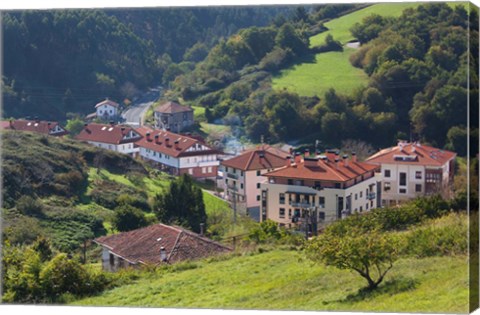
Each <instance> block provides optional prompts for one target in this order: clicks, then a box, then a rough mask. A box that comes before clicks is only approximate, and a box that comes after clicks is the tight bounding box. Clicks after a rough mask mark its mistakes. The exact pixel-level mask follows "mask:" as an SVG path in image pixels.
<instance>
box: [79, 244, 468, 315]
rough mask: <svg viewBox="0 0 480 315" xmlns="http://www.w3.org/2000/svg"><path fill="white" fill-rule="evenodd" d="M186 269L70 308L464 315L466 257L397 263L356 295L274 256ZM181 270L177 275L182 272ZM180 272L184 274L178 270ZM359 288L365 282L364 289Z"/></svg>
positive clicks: (331, 272)
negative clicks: (382, 278) (373, 285)
mask: <svg viewBox="0 0 480 315" xmlns="http://www.w3.org/2000/svg"><path fill="white" fill-rule="evenodd" d="M188 268H189V269H190V270H183V271H176V272H169V273H165V272H163V273H162V272H158V273H150V274H144V275H143V276H142V277H141V278H140V279H139V280H137V281H136V282H135V283H134V284H130V285H126V286H123V287H119V288H116V289H113V290H111V291H108V292H105V293H103V294H101V295H99V296H97V297H92V298H87V299H84V300H80V301H77V302H75V303H74V304H75V305H97V306H145V307H184V308H228V309H286V310H319V311H320V310H338V311H379V312H387V311H390V312H391V311H398V312H441V313H443V312H454V313H464V312H467V304H468V264H467V258H466V257H463V256H462V257H436V258H426V259H402V260H400V261H398V262H397V263H395V265H394V268H393V269H392V271H391V272H390V273H389V274H388V275H387V278H386V279H385V282H384V283H383V284H382V285H381V286H380V287H379V289H378V290H377V291H375V293H370V294H367V295H362V297H360V295H359V294H358V290H359V289H361V288H362V287H364V286H365V284H366V282H365V280H364V279H363V278H361V277H359V276H358V275H357V274H355V273H353V272H350V271H345V270H338V269H336V268H333V267H325V266H323V265H320V264H313V263H312V262H311V261H310V260H306V259H305V258H304V256H303V255H302V254H301V253H298V252H293V251H280V250H275V251H272V252H267V253H263V254H256V255H253V256H252V255H246V256H241V257H235V258H231V259H229V260H225V261H217V262H210V263H207V262H196V263H190V265H189V267H188ZM188 268H183V269H188ZM179 269H182V268H179ZM364 282H365V283H364Z"/></svg>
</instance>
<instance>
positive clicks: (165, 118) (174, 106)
mask: <svg viewBox="0 0 480 315" xmlns="http://www.w3.org/2000/svg"><path fill="white" fill-rule="evenodd" d="M154 117H155V124H156V126H155V127H157V128H160V129H164V130H168V131H172V132H176V133H179V132H182V130H184V129H185V128H187V127H189V126H191V125H193V122H194V120H193V109H192V108H191V107H189V106H183V105H180V104H178V103H176V102H166V103H163V104H161V105H159V106H157V107H156V108H155V110H154Z"/></svg>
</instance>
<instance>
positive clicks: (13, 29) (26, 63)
mask: <svg viewBox="0 0 480 315" xmlns="http://www.w3.org/2000/svg"><path fill="white" fill-rule="evenodd" d="M291 10H292V8H289V7H263V8H261V9H260V8H246V7H237V8H208V9H205V8H203V9H202V8H193V9H187V8H185V9H149V10H109V11H103V10H56V11H16V12H6V13H4V14H3V20H2V27H3V35H4V45H3V46H4V51H3V56H4V76H3V77H2V85H3V92H4V99H3V100H4V112H3V113H2V114H3V116H4V117H10V116H13V117H24V116H36V115H38V116H40V117H42V118H44V119H59V120H63V119H65V117H66V114H67V113H69V112H71V113H81V114H85V113H88V112H91V111H92V108H93V105H94V104H96V102H98V101H100V100H101V99H103V98H104V97H106V96H109V97H112V98H114V99H116V100H118V101H120V102H122V101H123V100H124V99H125V98H132V97H133V96H134V95H135V94H136V93H138V91H141V90H143V89H145V88H147V87H149V86H154V85H158V84H160V83H161V78H162V76H163V74H164V71H165V70H166V69H167V68H168V67H169V65H170V64H171V63H172V60H174V61H176V62H178V61H182V60H183V56H184V54H185V52H187V50H188V49H190V48H191V47H192V46H194V45H195V44H196V43H198V45H197V46H196V48H194V51H190V57H189V58H190V59H191V60H194V61H196V59H198V58H200V57H201V54H202V50H205V51H208V49H209V48H210V47H211V46H212V45H214V44H215V43H216V42H217V41H218V39H219V38H220V37H221V36H229V35H231V34H232V33H234V32H236V31H237V30H238V29H239V28H241V27H247V26H252V25H266V24H268V23H269V22H270V20H272V19H273V18H274V17H275V16H277V14H279V13H283V14H285V15H288V12H289V11H291ZM199 46H200V47H199ZM198 48H200V49H198ZM199 50H200V53H199ZM198 56H200V57H198ZM187 66H188V65H187Z"/></svg>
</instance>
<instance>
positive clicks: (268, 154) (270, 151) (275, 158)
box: [221, 145, 289, 171]
mask: <svg viewBox="0 0 480 315" xmlns="http://www.w3.org/2000/svg"><path fill="white" fill-rule="evenodd" d="M262 153H263V158H261V155H262ZM287 156H289V153H288V152H284V151H282V150H280V149H276V148H273V147H271V146H268V145H264V146H262V147H259V148H256V149H254V150H249V151H246V152H244V153H242V154H240V155H238V156H235V157H233V158H231V159H228V160H225V161H222V163H221V164H222V165H224V166H227V167H233V168H235V169H239V170H243V171H249V170H262V169H274V168H279V167H282V166H285V164H286V161H285V159H286V157H287Z"/></svg>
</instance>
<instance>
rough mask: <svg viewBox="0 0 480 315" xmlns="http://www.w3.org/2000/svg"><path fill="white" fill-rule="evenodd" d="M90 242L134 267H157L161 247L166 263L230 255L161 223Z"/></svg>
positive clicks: (217, 245)
mask: <svg viewBox="0 0 480 315" xmlns="http://www.w3.org/2000/svg"><path fill="white" fill-rule="evenodd" d="M94 242H95V243H97V244H99V245H101V246H104V247H106V248H108V249H109V250H110V251H111V252H113V253H115V254H117V255H119V256H120V257H122V258H124V259H126V260H127V261H129V262H131V263H134V264H137V263H141V264H158V263H160V262H161V261H160V248H161V247H165V250H166V253H167V259H168V261H169V263H175V262H178V261H182V260H186V259H199V258H204V257H208V256H212V255H217V254H221V253H227V252H230V251H231V248H229V247H227V246H224V245H222V244H220V243H217V242H214V241H212V240H210V239H208V238H206V237H203V236H200V235H198V234H196V233H193V232H191V231H188V230H186V229H184V228H181V227H176V226H169V225H165V224H161V223H159V224H154V225H150V226H148V227H145V228H141V229H137V230H133V231H129V232H124V233H119V234H114V235H110V236H103V237H99V238H97V239H95V240H94Z"/></svg>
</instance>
